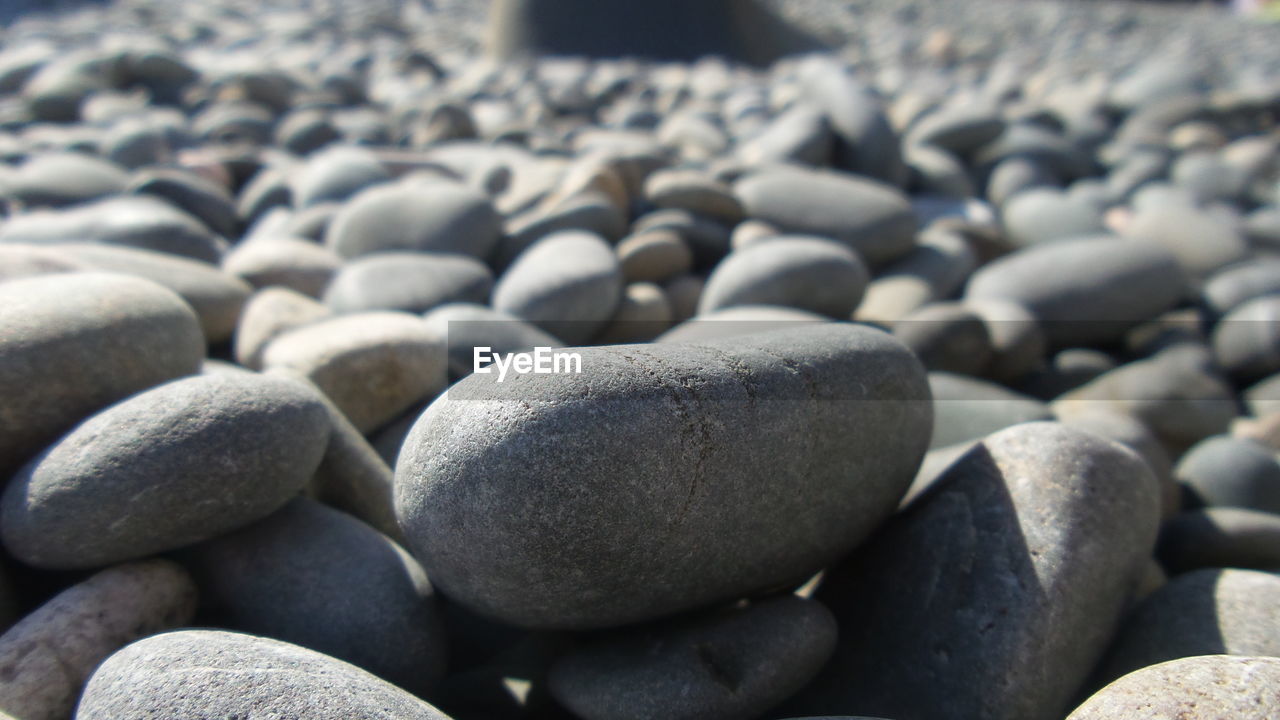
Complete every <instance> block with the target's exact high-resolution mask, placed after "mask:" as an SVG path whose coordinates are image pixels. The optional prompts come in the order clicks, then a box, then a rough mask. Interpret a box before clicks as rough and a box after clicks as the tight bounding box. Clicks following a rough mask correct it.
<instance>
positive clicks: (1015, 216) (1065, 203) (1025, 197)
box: [1000, 188, 1106, 247]
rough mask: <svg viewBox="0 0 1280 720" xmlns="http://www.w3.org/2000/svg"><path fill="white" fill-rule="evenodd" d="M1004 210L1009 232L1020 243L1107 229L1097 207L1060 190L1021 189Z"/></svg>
mask: <svg viewBox="0 0 1280 720" xmlns="http://www.w3.org/2000/svg"><path fill="white" fill-rule="evenodd" d="M1000 214H1001V219H1002V221H1003V223H1004V229H1005V232H1006V233H1007V234H1008V236H1009V239H1010V240H1012V241H1013V243H1014V245H1016V246H1018V247H1027V246H1030V245H1039V244H1041V243H1048V242H1053V241H1055V240H1065V239H1069V238H1073V237H1083V236H1088V235H1097V234H1100V233H1103V232H1106V227H1105V226H1104V225H1103V223H1102V213H1101V211H1100V210H1099V209H1098V208H1097V207H1095V206H1094V205H1092V204H1091V203H1089V202H1087V201H1082V200H1080V199H1078V198H1075V197H1072V196H1070V195H1067V194H1065V193H1063V192H1061V191H1059V190H1051V189H1047V188H1033V189H1029V190H1025V191H1023V192H1020V193H1018V194H1017V195H1015V196H1013V197H1012V198H1010V199H1009V201H1008V202H1006V203H1005V204H1004V207H1003V208H1001V213H1000Z"/></svg>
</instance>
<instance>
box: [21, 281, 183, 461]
mask: <svg viewBox="0 0 1280 720" xmlns="http://www.w3.org/2000/svg"><path fill="white" fill-rule="evenodd" d="M204 348H205V344H204V338H203V337H202V336H201V334H200V325H199V322H198V321H197V320H196V316H195V313H194V312H192V311H191V308H190V307H189V306H188V305H187V304H186V303H185V302H183V301H182V299H181V298H179V297H178V296H177V295H175V294H174V293H173V292H171V291H169V290H166V289H165V288H163V287H161V286H159V285H156V284H155V283H152V282H149V281H146V280H142V279H139V278H131V277H125V276H122V275H107V274H100V273H69V274H58V275H49V276H44V277H33V278H25V279H19V280H10V281H6V282H3V283H0V394H3V396H4V398H5V400H4V403H2V404H0V471H2V472H3V474H5V475H8V474H9V473H11V472H12V471H13V470H15V469H16V468H17V466H18V465H20V464H22V462H24V461H25V460H26V459H27V458H29V457H31V456H32V455H34V454H36V453H37V452H39V451H40V450H41V449H42V448H43V447H44V446H45V445H47V444H48V443H50V442H52V441H53V440H55V439H56V438H57V437H58V436H59V435H61V434H62V433H64V432H66V431H67V430H69V429H71V427H72V426H73V425H75V424H76V423H77V422H79V421H80V420H82V419H84V418H85V417H87V416H89V415H90V414H92V413H94V412H96V411H98V410H100V409H102V408H104V407H106V406H107V405H110V404H111V403H113V402H116V401H117V400H121V399H123V398H125V397H128V396H129V395H132V394H134V393H136V392H140V391H142V390H146V389H147V388H150V387H152V386H155V385H159V384H160V383H163V382H167V381H169V380H172V379H174V378H178V377H182V376H184V375H192V374H194V373H196V372H199V370H200V361H201V360H202V359H203V358H204Z"/></svg>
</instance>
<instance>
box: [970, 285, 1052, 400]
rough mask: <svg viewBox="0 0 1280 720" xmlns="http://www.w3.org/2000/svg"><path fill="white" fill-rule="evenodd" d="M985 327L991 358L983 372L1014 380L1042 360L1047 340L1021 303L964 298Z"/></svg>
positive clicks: (1025, 373)
mask: <svg viewBox="0 0 1280 720" xmlns="http://www.w3.org/2000/svg"><path fill="white" fill-rule="evenodd" d="M964 306H965V307H967V308H968V309H970V310H972V311H973V312H974V313H975V314H976V315H977V316H978V317H979V318H980V319H981V320H982V322H983V324H984V325H985V326H986V328H987V339H988V340H989V341H990V345H991V358H990V360H989V361H988V362H987V363H986V365H985V366H984V367H983V370H982V372H983V375H985V376H987V377H989V378H991V379H993V380H995V381H997V382H1001V383H1015V382H1017V381H1019V380H1021V379H1023V378H1025V377H1027V376H1028V375H1029V374H1031V373H1032V372H1034V371H1035V370H1037V369H1039V368H1040V367H1041V366H1042V365H1043V364H1044V358H1045V353H1046V351H1047V349H1048V345H1049V341H1048V338H1047V337H1046V336H1045V331H1044V328H1043V327H1041V325H1040V323H1039V321H1037V320H1036V317H1035V316H1034V315H1032V314H1031V311H1030V310H1028V309H1027V308H1026V307H1024V306H1023V305H1019V304H1018V303H1015V302H1009V301H1005V300H967V301H965V303H964Z"/></svg>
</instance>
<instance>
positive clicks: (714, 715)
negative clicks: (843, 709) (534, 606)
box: [548, 596, 836, 720]
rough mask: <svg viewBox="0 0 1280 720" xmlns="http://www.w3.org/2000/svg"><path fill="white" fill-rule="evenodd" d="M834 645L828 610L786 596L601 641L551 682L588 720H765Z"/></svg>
mask: <svg viewBox="0 0 1280 720" xmlns="http://www.w3.org/2000/svg"><path fill="white" fill-rule="evenodd" d="M835 642H836V623H835V619H834V618H832V617H831V613H830V612H828V611H827V609H826V608H824V607H822V606H821V605H819V604H818V603H816V602H813V601H812V600H805V599H802V598H799V597H795V596H783V597H779V598H773V599H770V600H762V601H760V602H756V603H752V604H751V605H749V606H747V607H745V608H734V609H731V610H725V611H722V612H719V613H715V614H711V615H708V616H704V617H699V618H696V619H692V620H686V621H684V622H677V623H667V624H665V625H661V624H660V625H658V626H656V627H655V626H647V627H644V628H642V629H638V630H633V631H631V632H624V633H619V634H618V636H616V637H608V638H603V639H600V640H597V641H596V642H594V643H591V644H590V645H588V646H587V647H585V648H582V649H579V650H575V651H572V652H570V653H569V654H568V655H566V656H564V657H563V658H560V659H559V660H557V661H556V663H555V665H554V666H552V668H551V674H550V676H549V679H548V682H549V684H550V689H551V693H552V695H553V696H554V697H555V698H556V699H557V700H558V701H559V702H560V703H561V704H562V705H564V706H565V707H567V708H569V709H570V710H571V711H572V712H573V713H574V715H576V716H578V717H580V718H586V719H588V720H613V719H615V718H630V717H636V716H637V715H641V716H643V717H664V718H673V719H674V718H689V719H692V718H702V719H705V720H716V719H722V720H730V719H731V718H743V717H756V716H759V715H761V714H762V713H763V712H765V711H767V710H768V709H769V708H771V707H773V706H774V705H776V704H778V703H779V702H781V701H782V700H783V699H785V698H786V697H787V696H789V695H791V694H792V693H793V692H795V691H796V690H799V689H800V688H801V687H803V686H804V684H805V683H806V682H808V681H809V680H810V679H812V677H813V676H814V675H815V674H816V673H817V672H818V670H819V668H821V667H822V664H823V663H825V662H826V661H827V658H829V657H830V656H831V652H832V651H833V650H834V649H835Z"/></svg>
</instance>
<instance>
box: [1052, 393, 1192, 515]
mask: <svg viewBox="0 0 1280 720" xmlns="http://www.w3.org/2000/svg"><path fill="white" fill-rule="evenodd" d="M1061 422H1062V424H1063V425H1066V426H1068V427H1073V428H1076V429H1077V430H1084V431H1086V432H1091V433H1093V434H1094V435H1098V436H1100V437H1104V438H1106V439H1108V440H1110V441H1112V442H1118V443H1120V444H1121V445H1124V446H1125V447H1127V448H1129V449H1130V450H1132V451H1134V452H1136V453H1138V455H1139V456H1141V457H1142V459H1143V460H1146V461H1147V466H1148V467H1150V468H1151V473H1152V474H1153V475H1155V477H1156V480H1157V481H1159V483H1160V499H1161V513H1160V517H1161V518H1162V519H1164V520H1168V519H1169V518H1171V517H1173V516H1174V515H1175V514H1177V512H1178V509H1179V507H1180V506H1181V504H1182V491H1181V490H1180V489H1179V488H1178V484H1177V483H1176V482H1175V481H1174V479H1173V463H1172V462H1171V461H1170V460H1169V453H1168V452H1167V451H1166V450H1165V449H1164V446H1163V445H1161V444H1160V440H1159V438H1157V437H1156V436H1155V434H1154V433H1152V432H1151V430H1150V428H1148V427H1147V426H1146V425H1144V424H1143V423H1142V421H1140V420H1138V419H1137V418H1134V417H1132V416H1130V415H1125V414H1123V413H1120V412H1116V411H1114V410H1108V409H1106V408H1089V409H1085V410H1083V411H1081V412H1077V413H1075V414H1069V415H1067V416H1066V417H1063V418H1061Z"/></svg>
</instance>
